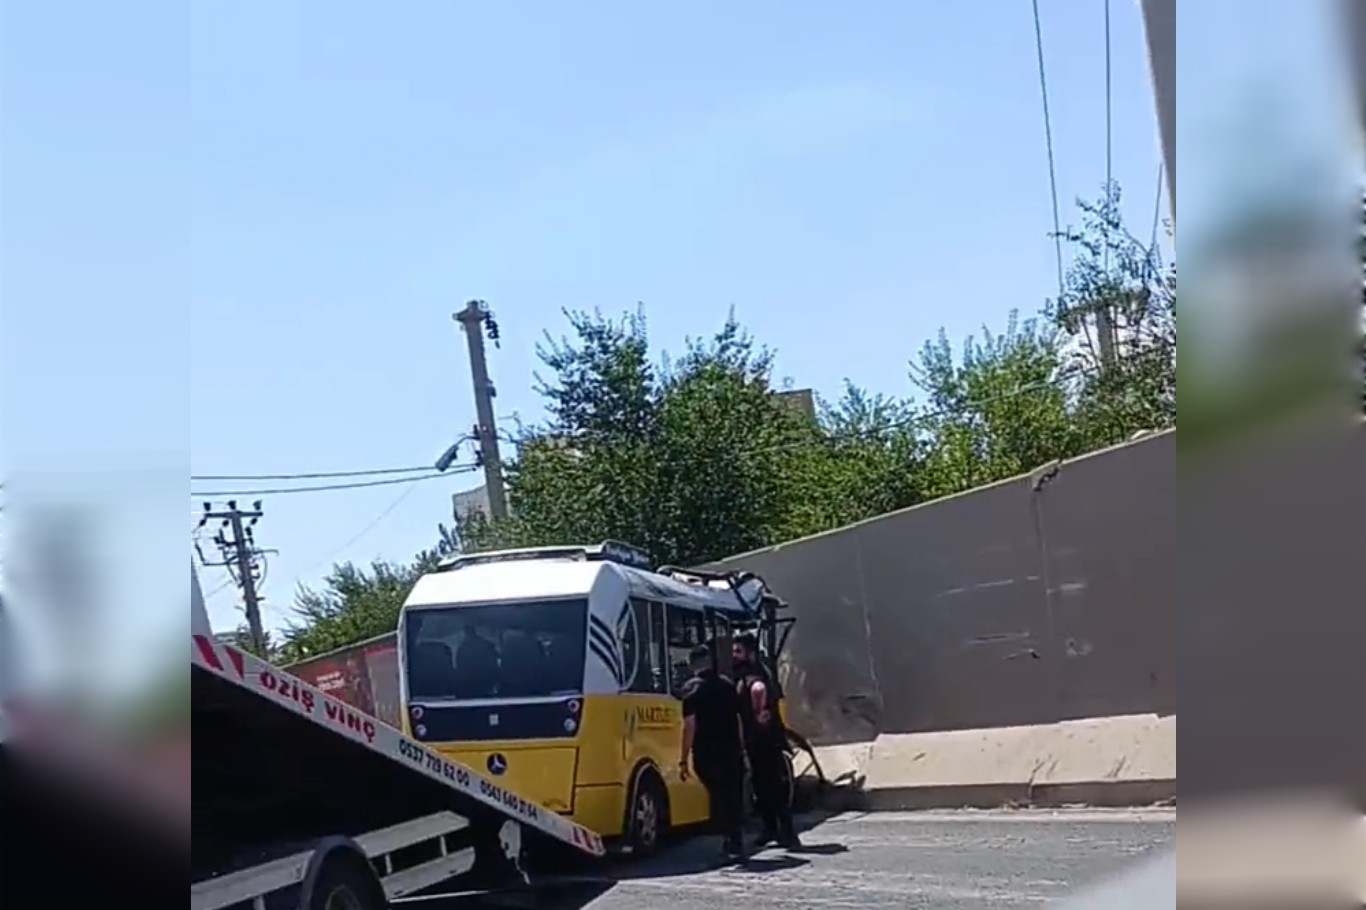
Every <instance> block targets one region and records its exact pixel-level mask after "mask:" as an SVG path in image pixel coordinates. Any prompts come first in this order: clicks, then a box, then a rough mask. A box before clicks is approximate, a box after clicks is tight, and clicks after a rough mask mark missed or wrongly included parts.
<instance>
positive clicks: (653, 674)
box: [621, 597, 668, 695]
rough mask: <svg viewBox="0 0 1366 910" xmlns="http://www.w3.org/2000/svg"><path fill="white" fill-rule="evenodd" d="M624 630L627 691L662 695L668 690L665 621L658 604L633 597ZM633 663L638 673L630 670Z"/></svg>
mask: <svg viewBox="0 0 1366 910" xmlns="http://www.w3.org/2000/svg"><path fill="white" fill-rule="evenodd" d="M629 619H630V621H628V622H627V623H626V624H625V628H624V629H622V630H621V632H622V635H621V641H622V655H623V657H624V658H625V659H626V663H627V667H628V669H627V671H626V676H627V679H630V680H631V684H630V685H629V686H627V687H626V691H627V692H636V693H639V694H645V695H649V694H654V695H663V694H666V693H667V691H668V687H667V686H666V685H665V682H666V679H665V673H664V620H663V614H662V611H661V610H660V609H659V605H658V604H651V603H649V602H647V601H644V600H641V599H640V598H638V597H633V598H631V610H630V614H629ZM633 664H634V667H635V672H634V673H632V672H631V670H630V669H629V668H630V667H631V666H632V665H633Z"/></svg>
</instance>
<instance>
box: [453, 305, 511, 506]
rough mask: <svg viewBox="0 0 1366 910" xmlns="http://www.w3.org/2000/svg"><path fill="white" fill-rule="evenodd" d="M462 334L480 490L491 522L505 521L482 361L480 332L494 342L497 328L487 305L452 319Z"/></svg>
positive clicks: (494, 427)
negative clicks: (466, 352) (474, 418)
mask: <svg viewBox="0 0 1366 910" xmlns="http://www.w3.org/2000/svg"><path fill="white" fill-rule="evenodd" d="M453 318H454V319H455V320H456V321H457V322H459V323H460V325H461V327H462V328H464V330H465V340H466V341H467V342H468V343H469V348H470V378H471V379H472V380H473V381H474V412H475V414H476V415H477V417H478V418H479V423H478V425H477V426H476V427H475V428H474V431H475V438H476V440H477V441H478V443H479V460H480V462H481V463H482V464H483V466H484V489H485V491H486V492H487V493H488V497H489V511H490V512H491V513H492V515H491V517H492V518H494V519H495V520H501V519H504V518H507V515H508V504H507V492H506V491H505V490H504V489H503V461H502V459H501V458H500V457H499V454H498V425H497V424H496V423H494V419H493V396H494V394H495V391H494V388H493V383H492V382H491V381H490V380H489V367H488V361H487V360H486V359H485V357H484V328H485V326H487V327H489V330H490V331H489V334H490V336H491V337H492V338H493V339H494V341H497V340H498V338H497V327H496V323H494V322H493V315H492V314H491V313H490V312H489V310H488V305H487V304H485V303H484V301H482V300H471V301H470V302H469V303H467V304H465V308H464V309H463V310H461V311H460V312H458V313H456V314H455V315H454V317H453Z"/></svg>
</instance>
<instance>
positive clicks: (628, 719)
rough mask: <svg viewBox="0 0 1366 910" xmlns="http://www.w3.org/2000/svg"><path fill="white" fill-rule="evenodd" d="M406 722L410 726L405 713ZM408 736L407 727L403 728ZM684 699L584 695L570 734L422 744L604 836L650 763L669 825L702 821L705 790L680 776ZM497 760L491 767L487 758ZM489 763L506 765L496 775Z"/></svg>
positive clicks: (621, 829) (612, 833) (614, 831)
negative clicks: (575, 727) (579, 715)
mask: <svg viewBox="0 0 1366 910" xmlns="http://www.w3.org/2000/svg"><path fill="white" fill-rule="evenodd" d="M403 725H404V727H405V728H408V727H409V726H410V725H409V723H408V719H407V717H406V716H405V718H404V723H403ZM405 732H408V733H409V735H411V731H410V730H406V729H405ZM682 742H683V706H682V703H681V702H680V701H679V700H678V699H676V698H671V697H669V696H667V695H634V694H625V695H586V696H584V697H583V714H582V722H581V724H580V727H579V731H578V734H577V735H576V736H575V737H574V738H572V739H571V738H565V739H527V740H499V741H481V742H444V743H443V742H437V743H427V745H428V746H429V747H431V748H433V749H435V750H437V751H438V752H440V753H442V754H443V755H446V756H448V757H450V758H452V759H454V760H455V761H458V762H461V763H462V764H464V765H467V766H469V767H470V768H473V769H474V770H475V771H477V772H479V773H480V774H483V775H484V776H486V777H488V778H490V779H491V780H495V781H497V782H498V783H499V784H500V785H502V786H505V787H507V788H508V789H510V790H512V791H513V792H514V793H516V794H517V795H518V796H521V797H522V798H523V799H526V800H529V801H531V802H534V803H536V804H538V805H541V806H544V807H546V808H547V809H549V810H551V811H552V812H558V813H560V814H561V815H567V816H569V817H570V818H572V819H573V820H574V821H576V822H578V823H579V824H581V825H583V826H584V827H586V828H589V829H591V830H592V831H594V832H596V833H597V834H599V835H600V836H602V837H619V836H621V835H623V834H625V833H626V831H625V821H626V814H627V806H626V801H627V799H628V798H629V793H630V788H631V785H632V784H633V783H634V781H635V778H636V775H637V774H638V773H639V772H641V771H642V770H643V769H644V768H647V767H651V768H653V770H654V771H655V773H657V774H658V775H659V777H660V779H662V780H663V781H664V786H665V788H666V789H667V791H668V796H669V821H670V824H671V825H673V826H675V827H680V826H687V825H695V824H698V823H701V822H705V821H706V820H707V819H708V817H709V815H710V811H711V810H710V805H709V803H708V800H707V791H706V790H705V789H704V788H703V787H702V785H701V784H700V783H699V782H698V781H697V778H696V777H695V776H690V777H689V778H688V780H687V781H683V780H681V779H680V775H679V771H678V758H679V750H680V748H681V746H682ZM495 755H496V756H499V758H500V761H499V762H497V763H493V764H492V765H491V759H492V758H493V757H494V756H495ZM492 767H500V768H504V770H503V773H502V774H499V775H496V776H495V775H494V774H493V773H492Z"/></svg>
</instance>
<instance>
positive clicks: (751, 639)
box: [730, 632, 759, 667]
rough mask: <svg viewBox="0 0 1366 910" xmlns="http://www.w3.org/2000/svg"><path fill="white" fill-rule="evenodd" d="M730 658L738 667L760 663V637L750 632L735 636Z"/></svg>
mask: <svg viewBox="0 0 1366 910" xmlns="http://www.w3.org/2000/svg"><path fill="white" fill-rule="evenodd" d="M730 660H731V663H733V664H735V666H737V667H749V666H753V665H754V664H756V663H758V660H759V639H758V638H757V637H756V636H754V635H751V634H750V633H748V632H747V633H745V634H744V635H737V636H735V641H734V642H733V643H732V644H731V646H730Z"/></svg>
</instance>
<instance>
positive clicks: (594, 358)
mask: <svg viewBox="0 0 1366 910" xmlns="http://www.w3.org/2000/svg"><path fill="white" fill-rule="evenodd" d="M566 316H567V317H568V319H569V322H570V326H571V329H572V330H573V336H572V338H565V339H561V340H559V341H553V340H551V339H549V338H547V341H546V343H545V344H543V345H541V346H540V347H539V349H538V355H539V356H540V358H541V361H542V363H543V364H544V365H545V367H546V368H547V375H546V377H545V378H541V377H539V376H538V386H539V388H538V390H539V391H540V392H541V394H542V395H543V396H544V397H545V399H546V405H547V411H548V412H549V415H550V419H549V420H548V421H547V422H546V423H545V424H544V425H542V426H539V427H534V428H531V429H530V430H529V431H527V432H526V433H525V434H524V437H523V438H522V439H521V440H520V443H519V446H518V452H517V455H516V457H515V458H513V459H511V460H510V461H509V464H508V472H507V473H508V490H509V500H510V503H511V506H512V511H513V512H514V516H515V517H513V518H512V519H510V520H508V521H506V522H503V523H495V524H488V523H483V524H478V523H471V524H470V525H469V526H467V527H466V528H464V529H463V531H462V534H463V536H465V537H466V538H467V539H468V540H469V541H470V542H471V543H472V545H473V546H475V547H476V548H479V549H486V548H488V547H491V546H508V545H534V544H552V543H571V542H587V541H596V540H603V539H608V538H613V539H619V540H624V541H628V542H631V543H634V544H636V545H638V546H641V547H644V548H645V549H647V550H648V551H649V552H650V553H651V554H652V555H653V556H654V557H655V558H656V559H658V560H660V561H671V562H681V563H698V562H706V561H708V560H711V559H715V558H719V557H721V556H725V555H728V554H730V553H735V552H739V551H742V550H746V549H752V548H754V547H758V546H764V545H766V544H767V543H770V542H771V541H772V540H773V539H774V536H775V535H776V534H777V533H778V532H779V529H781V528H782V527H784V526H785V525H786V524H787V511H788V507H789V502H790V500H791V497H790V496H789V495H788V493H787V487H786V486H785V485H787V484H789V483H791V482H792V480H793V478H794V477H795V476H796V475H795V472H794V471H793V470H792V466H793V464H794V463H795V461H796V458H795V453H796V450H797V449H798V448H799V447H800V445H801V444H803V443H809V441H810V433H811V429H810V428H809V427H805V426H803V425H802V421H801V419H800V417H799V416H798V415H796V414H794V413H793V411H792V410H791V409H790V408H788V407H786V406H784V405H783V403H782V402H781V401H780V400H778V399H777V398H776V397H775V396H774V395H773V391H774V390H773V387H772V383H771V374H772V355H771V353H770V352H769V351H767V350H765V349H763V348H761V347H759V346H758V345H756V344H755V342H754V341H753V339H752V338H751V337H750V336H749V335H748V334H747V333H746V332H744V331H743V330H742V329H741V327H740V326H739V324H738V322H737V321H736V320H735V319H734V317H733V316H732V317H731V318H729V319H727V321H726V323H725V324H724V325H723V326H722V327H721V329H720V331H718V332H717V333H716V334H715V335H713V336H712V337H710V338H708V339H705V340H700V341H697V340H689V341H688V342H687V344H686V347H685V350H684V351H683V353H682V354H681V355H680V356H679V357H677V358H673V359H670V358H667V357H666V358H661V359H660V361H659V362H656V361H654V360H653V359H652V358H651V356H650V350H649V344H648V339H647V335H646V325H645V320H644V317H643V315H642V314H641V313H640V311H639V310H637V312H636V313H635V314H633V315H628V316H626V317H624V318H621V319H617V320H613V319H607V318H604V317H603V316H602V315H601V314H599V313H593V314H587V313H578V312H570V313H566Z"/></svg>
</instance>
